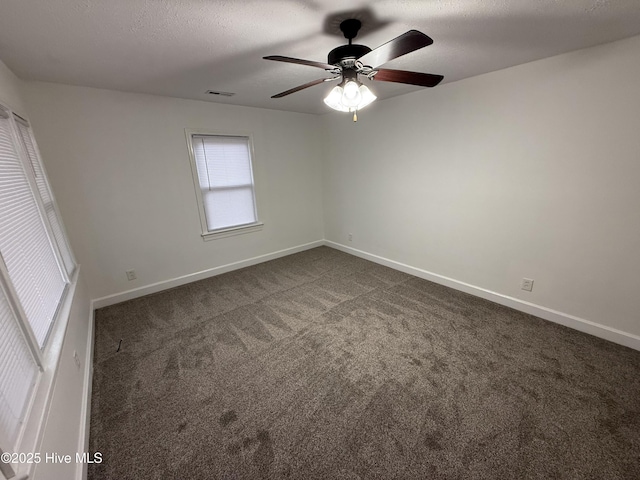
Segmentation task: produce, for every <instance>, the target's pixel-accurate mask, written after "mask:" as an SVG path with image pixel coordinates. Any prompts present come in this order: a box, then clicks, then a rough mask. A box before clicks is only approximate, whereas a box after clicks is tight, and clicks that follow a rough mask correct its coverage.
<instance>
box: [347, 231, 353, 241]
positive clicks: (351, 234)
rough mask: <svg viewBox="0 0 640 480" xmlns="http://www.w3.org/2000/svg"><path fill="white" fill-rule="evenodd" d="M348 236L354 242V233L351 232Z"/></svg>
mask: <svg viewBox="0 0 640 480" xmlns="http://www.w3.org/2000/svg"><path fill="white" fill-rule="evenodd" d="M348 238H349V241H350V242H353V233H350V234H349V237H348Z"/></svg>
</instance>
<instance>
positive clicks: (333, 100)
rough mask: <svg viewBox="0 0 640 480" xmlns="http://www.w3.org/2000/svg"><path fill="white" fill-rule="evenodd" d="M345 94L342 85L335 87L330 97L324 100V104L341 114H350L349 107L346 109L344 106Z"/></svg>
mask: <svg viewBox="0 0 640 480" xmlns="http://www.w3.org/2000/svg"><path fill="white" fill-rule="evenodd" d="M343 93H344V91H343V89H342V87H341V86H340V85H337V86H335V87H333V88H332V89H331V91H330V92H329V95H327V97H326V98H325V99H324V103H325V104H327V106H329V107H331V108H333V109H334V110H338V111H339V112H348V111H349V107H345V106H344V105H343V104H342V94H343Z"/></svg>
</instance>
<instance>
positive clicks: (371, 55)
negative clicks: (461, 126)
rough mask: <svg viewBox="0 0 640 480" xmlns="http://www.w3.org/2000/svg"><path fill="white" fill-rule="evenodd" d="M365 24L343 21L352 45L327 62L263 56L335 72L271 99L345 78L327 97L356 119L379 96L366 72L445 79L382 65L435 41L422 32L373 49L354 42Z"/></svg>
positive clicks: (408, 79) (373, 76) (399, 78)
mask: <svg viewBox="0 0 640 480" xmlns="http://www.w3.org/2000/svg"><path fill="white" fill-rule="evenodd" d="M361 26H362V23H361V22H360V20H357V19H355V18H350V19H347V20H344V21H343V22H342V23H340V30H341V31H342V33H343V34H344V36H345V38H346V39H348V40H349V44H348V45H341V46H339V47H337V48H334V49H333V50H331V51H330V52H329V56H328V60H327V63H322V62H314V61H311V60H301V59H299V58H291V57H283V56H280V55H270V56H267V57H263V58H264V59H265V60H275V61H276V62H287V63H297V64H299V65H308V66H310V67H317V68H322V69H323V70H326V71H327V72H328V73H330V74H331V75H333V76H332V77H329V78H319V79H318V80H314V81H312V82H309V83H305V84H304V85H299V86H297V87H294V88H292V89H290V90H286V91H284V92H281V93H278V94H277V95H273V96H272V97H271V98H282V97H285V96H287V95H290V94H292V93H295V92H299V91H300V90H304V89H305V88H309V87H313V86H314V85H319V84H321V83H324V82H331V81H335V80H341V82H340V84H338V85H337V86H336V87H334V88H333V89H332V90H331V92H329V95H327V97H326V98H325V99H324V103H326V104H327V105H328V106H329V107H331V108H333V109H334V110H338V111H341V112H353V114H354V115H353V121H354V122H355V121H357V119H358V117H357V111H358V110H360V109H362V108H364V107H366V106H367V105H369V104H370V103H371V102H373V101H374V100H375V99H376V96H375V95H374V94H373V93H372V92H371V90H369V88H367V87H366V86H365V85H363V84H362V82H360V81H359V79H358V76H359V75H362V76H364V77H366V78H368V79H369V80H378V81H383V82H395V83H407V84H411V85H419V86H421V87H435V86H436V85H437V84H438V83H440V82H441V81H442V79H443V78H444V77H443V76H442V75H434V74H431V73H419V72H408V71H406V70H391V69H388V68H380V65H384V64H385V63H387V62H389V61H391V60H393V59H394V58H398V57H401V56H402V55H406V54H407V53H411V52H414V51H416V50H419V49H421V48H424V47H427V46H429V45H431V44H432V43H433V40H432V39H431V38H430V37H428V36H427V35H425V34H424V33H422V32H419V31H417V30H409V31H408V32H406V33H403V34H402V35H400V36H399V37H396V38H394V39H393V40H391V41H389V42H387V43H385V44H383V45H381V46H379V47H378V48H376V49H374V50H371V49H370V48H369V47H367V46H365V45H357V44H354V43H352V41H353V39H354V38H355V37H356V35H357V34H358V30H360V27H361Z"/></svg>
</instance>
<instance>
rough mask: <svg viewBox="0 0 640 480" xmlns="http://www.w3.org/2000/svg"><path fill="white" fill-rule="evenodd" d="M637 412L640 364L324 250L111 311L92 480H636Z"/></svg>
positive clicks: (103, 325) (102, 318) (102, 343)
mask: <svg viewBox="0 0 640 480" xmlns="http://www.w3.org/2000/svg"><path fill="white" fill-rule="evenodd" d="M120 339H123V342H122V348H121V349H120V351H119V352H116V350H117V348H118V342H119V340H120ZM639 399H640V352H637V351H634V350H631V349H627V348H624V347H621V346H618V345H615V344H613V343H609V342H606V341H603V340H600V339H597V338H595V337H591V336H588V335H585V334H581V333H579V332H576V331H573V330H570V329H567V328H564V327H561V326H559V325H556V324H553V323H549V322H546V321H544V320H541V319H539V318H536V317H533V316H530V315H526V314H523V313H520V312H517V311H514V310H511V309H509V308H505V307H502V306H499V305H496V304H494V303H491V302H488V301H485V300H481V299H478V298H476V297H473V296H470V295H467V294H464V293H460V292H457V291H455V290H451V289H448V288H445V287H442V286H439V285H436V284H433V283H430V282H428V281H425V280H421V279H418V278H415V277H412V276H410V275H405V274H403V273H399V272H397V271H394V270H391V269H388V268H385V267H382V266H379V265H376V264H374V263H370V262H368V261H365V260H362V259H359V258H356V257H353V256H350V255H347V254H344V253H342V252H339V251H337V250H333V249H330V248H327V247H321V248H317V249H313V250H309V251H307V252H303V253H299V254H296V255H292V256H289V257H285V258H282V259H278V260H274V261H271V262H267V263H263V264H261V265H257V266H254V267H250V268H245V269H243V270H239V271H236V272H232V273H228V274H225V275H221V276H218V277H214V278H211V279H208V280H203V281H200V282H197V283H192V284H189V285H186V286H183V287H180V288H176V289H173V290H170V291H166V292H162V293H159V294H156V295H152V296H148V297H144V298H140V299H137V300H132V301H129V302H126V303H122V304H119V305H114V306H111V307H108V308H103V309H100V310H98V311H97V312H96V344H95V361H94V380H93V400H92V411H91V440H90V443H91V451H92V452H94V451H100V452H102V454H103V458H104V462H103V463H102V464H101V465H92V466H90V468H89V478H90V479H92V480H97V479H107V478H108V479H114V480H126V479H136V480H140V479H218V478H219V479H260V478H274V479H275V478H292V479H315V478H317V479H377V478H385V479H386V478H397V479H419V478H429V479H467V478H477V479H481V478H487V479H489V478H496V479H530V478H563V479H583V478H593V479H596V478H598V479H621V478H626V479H638V478H640V460H639V456H638V455H639V452H640V401H639Z"/></svg>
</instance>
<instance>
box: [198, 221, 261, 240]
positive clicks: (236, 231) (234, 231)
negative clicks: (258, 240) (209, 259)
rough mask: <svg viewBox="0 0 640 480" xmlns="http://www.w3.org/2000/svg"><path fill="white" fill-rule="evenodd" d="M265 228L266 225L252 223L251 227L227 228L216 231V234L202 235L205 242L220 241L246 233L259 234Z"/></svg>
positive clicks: (207, 233)
mask: <svg viewBox="0 0 640 480" xmlns="http://www.w3.org/2000/svg"><path fill="white" fill-rule="evenodd" d="M262 227H264V223H252V224H250V225H241V226H239V227H232V228H225V229H222V230H216V231H215V232H206V233H203V234H202V239H203V240H204V241H205V242H208V241H209V240H218V239H219V238H226V237H233V236H234V235H243V234H245V233H252V232H259V231H260V230H262Z"/></svg>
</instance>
